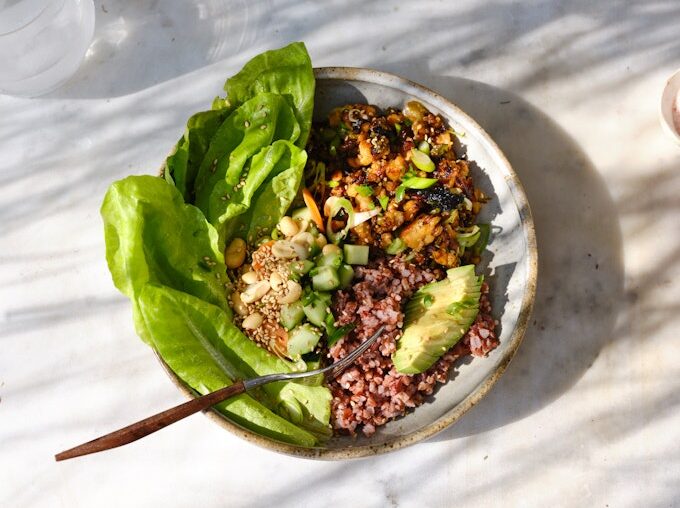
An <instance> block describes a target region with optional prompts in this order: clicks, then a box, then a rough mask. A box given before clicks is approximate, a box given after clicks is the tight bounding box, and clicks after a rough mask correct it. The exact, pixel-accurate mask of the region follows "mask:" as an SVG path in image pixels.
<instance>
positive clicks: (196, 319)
mask: <svg viewBox="0 0 680 508" xmlns="http://www.w3.org/2000/svg"><path fill="white" fill-rule="evenodd" d="M139 307H140V310H141V315H142V317H143V319H144V321H145V324H146V327H147V329H148V330H149V336H150V338H151V343H152V344H153V346H154V348H156V350H157V351H158V352H159V353H160V355H161V357H162V358H163V360H164V361H165V362H166V363H167V364H168V365H169V366H170V368H171V369H172V370H173V372H175V373H176V374H177V375H178V376H179V377H180V378H181V379H182V380H183V381H184V382H185V383H187V384H188V385H189V386H190V387H192V388H193V389H194V390H196V391H197V392H198V393H200V394H206V393H210V392H212V391H215V390H218V389H220V388H222V387H224V386H229V385H231V384H232V383H233V381H234V379H238V378H240V379H243V378H246V377H252V376H253V375H256V374H257V372H259V371H266V372H270V369H271V366H270V364H274V363H276V368H281V369H282V370H281V372H285V369H284V368H283V366H281V365H279V364H278V363H282V362H281V361H280V360H278V359H275V360H277V361H278V363H277V362H276V361H271V359H269V358H266V357H265V356H264V355H262V354H261V353H265V354H266V352H265V351H264V350H262V349H260V348H259V347H257V346H255V344H253V343H252V342H251V341H250V340H248V339H247V338H246V337H244V336H243V335H242V334H241V333H240V332H239V331H238V329H236V327H235V326H234V325H233V324H232V323H231V321H230V320H229V318H228V316H227V314H226V313H225V312H224V311H223V310H222V309H220V308H219V307H217V306H215V305H211V304H209V303H206V302H204V301H202V300H200V299H197V298H196V297H193V296H191V295H188V294H186V293H182V292H180V291H175V290H172V289H170V288H167V287H162V286H154V285H151V284H147V285H146V286H145V287H144V288H143V290H142V291H141V292H140V295H139ZM234 345H237V346H240V347H238V348H237V349H236V350H235V349H234ZM249 346H250V347H249ZM253 348H254V349H253ZM249 362H250V363H249ZM251 363H252V365H253V366H254V367H256V368H254V367H253V366H251V365H250V364H251ZM277 384H278V385H281V384H282V383H277ZM288 384H292V383H288ZM306 388H310V387H306ZM269 390H270V393H269V394H266V395H267V396H268V397H271V396H272V395H274V396H276V393H275V391H276V390H278V392H279V394H280V395H279V397H283V398H286V397H290V393H295V392H294V391H293V392H291V391H290V390H287V387H285V386H284V387H280V386H279V387H276V386H272V387H270V388H269ZM316 390H317V391H316V392H313V393H311V392H310V391H309V390H307V392H306V393H305V395H308V396H309V397H310V399H313V398H320V400H321V401H322V404H325V405H326V406H328V405H329V402H330V394H329V393H326V392H328V390H327V389H323V388H322V389H319V388H316ZM324 390H325V391H324ZM265 398H266V397H265ZM293 400H295V399H293ZM270 404H271V402H270ZM216 408H217V409H218V410H219V411H220V412H222V413H223V414H224V415H226V416H227V417H228V418H230V419H232V420H233V421H235V422H237V423H238V424H239V425H241V426H243V427H246V428H248V429H251V430H254V431H256V432H258V433H260V434H263V435H266V436H269V437H272V438H274V439H278V440H280V441H284V442H288V443H292V444H297V445H302V446H313V445H314V444H316V442H317V438H316V437H315V436H314V435H313V434H311V433H310V432H307V431H305V430H304V429H301V428H300V427H299V426H297V425H295V424H293V423H291V422H289V421H288V420H286V419H284V418H283V417H281V416H279V415H277V414H276V413H274V412H273V411H272V410H271V409H269V408H268V407H266V406H265V404H263V403H261V402H259V401H258V400H256V399H255V398H253V397H251V396H250V395H248V394H243V395H239V396H237V397H233V398H231V399H228V400H226V401H224V402H222V403H220V404H218V405H217V406H216ZM324 416H325V415H324ZM326 425H327V421H326Z"/></svg>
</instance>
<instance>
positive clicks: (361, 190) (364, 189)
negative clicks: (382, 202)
mask: <svg viewBox="0 0 680 508" xmlns="http://www.w3.org/2000/svg"><path fill="white" fill-rule="evenodd" d="M357 194H359V195H360V196H364V197H368V196H372V195H373V187H371V186H370V185H358V186H357Z"/></svg>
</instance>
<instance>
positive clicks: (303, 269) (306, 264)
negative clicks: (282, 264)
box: [290, 259, 314, 276]
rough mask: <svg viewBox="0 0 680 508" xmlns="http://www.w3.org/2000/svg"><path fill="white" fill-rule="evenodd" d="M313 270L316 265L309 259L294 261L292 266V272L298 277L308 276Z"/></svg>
mask: <svg viewBox="0 0 680 508" xmlns="http://www.w3.org/2000/svg"><path fill="white" fill-rule="evenodd" d="M312 268H314V263H313V262H312V261H310V260H309V259H305V260H303V261H293V262H292V263H291V264H290V271H291V272H293V273H294V274H295V275H298V276H302V275H307V274H308V273H309V271H310V270H311V269H312Z"/></svg>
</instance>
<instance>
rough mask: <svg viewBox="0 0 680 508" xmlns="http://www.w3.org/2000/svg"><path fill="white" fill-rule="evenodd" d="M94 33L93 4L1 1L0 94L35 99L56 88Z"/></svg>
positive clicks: (87, 1)
mask: <svg viewBox="0 0 680 508" xmlns="http://www.w3.org/2000/svg"><path fill="white" fill-rule="evenodd" d="M93 33H94V3H93V0H0V93H3V94H8V95H20V96H25V97H35V96H38V95H42V94H45V93H48V92H50V91H52V90H54V89H55V88H57V87H59V86H60V85H62V84H63V83H64V82H65V81H66V80H68V78H70V77H71V76H72V75H73V74H74V73H75V72H76V70H77V69H78V67H79V66H80V63H81V62H82V60H83V57H84V56H85V52H86V51H87V48H88V47H89V45H90V42H91V41H92V35H93Z"/></svg>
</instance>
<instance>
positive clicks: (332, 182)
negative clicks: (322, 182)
mask: <svg viewBox="0 0 680 508" xmlns="http://www.w3.org/2000/svg"><path fill="white" fill-rule="evenodd" d="M326 185H328V186H329V187H330V188H331V189H334V188H335V187H337V186H338V185H340V182H338V181H337V180H329V181H328V182H326Z"/></svg>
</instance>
